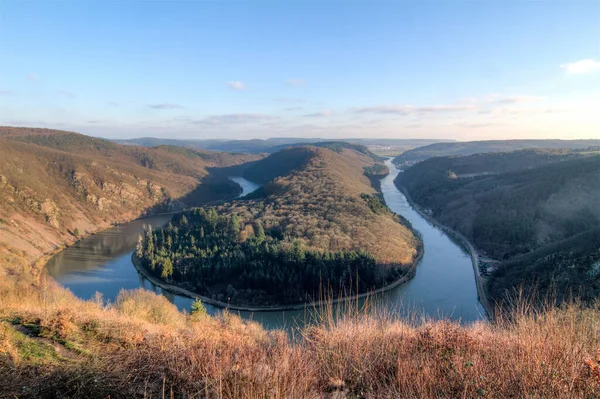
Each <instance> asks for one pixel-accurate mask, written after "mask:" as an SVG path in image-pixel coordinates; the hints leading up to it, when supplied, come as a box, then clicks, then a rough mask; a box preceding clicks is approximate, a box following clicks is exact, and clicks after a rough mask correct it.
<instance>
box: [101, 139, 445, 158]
mask: <svg viewBox="0 0 600 399" xmlns="http://www.w3.org/2000/svg"><path fill="white" fill-rule="evenodd" d="M113 141H114V142H116V143H119V144H125V145H140V146H144V147H156V146H159V145H171V146H177V147H188V148H194V149H205V150H213V151H224V152H238V153H250V154H258V153H269V154H271V153H274V152H277V151H279V150H281V149H283V148H286V147H290V146H298V145H308V144H312V145H317V144H318V143H321V142H346V143H351V144H356V145H362V146H365V147H367V148H369V150H370V151H372V152H375V153H377V154H381V155H389V153H395V154H398V153H400V152H402V151H406V150H407V149H411V148H415V147H419V146H424V145H428V144H431V143H439V142H452V141H453V140H444V139H338V140H333V141H332V140H331V139H319V138H298V137H273V138H269V139H265V140H261V139H252V140H210V139H207V140H204V139H201V140H185V139H182V140H177V139H162V138H153V137H141V138H134V139H126V140H113Z"/></svg>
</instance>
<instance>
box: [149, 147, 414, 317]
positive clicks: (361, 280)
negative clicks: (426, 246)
mask: <svg viewBox="0 0 600 399" xmlns="http://www.w3.org/2000/svg"><path fill="white" fill-rule="evenodd" d="M279 161H281V162H282V167H281V168H280V169H277V168H276V166H277V163H278V162H279ZM293 165H297V166H295V167H292V166H293ZM373 165H374V161H373V160H372V159H371V158H370V157H369V156H368V155H365V154H362V153H358V152H356V151H352V150H348V149H344V150H342V151H341V152H340V153H338V152H335V151H332V150H329V149H324V148H317V147H312V146H311V147H299V148H291V149H286V150H282V151H281V152H280V153H276V154H273V155H271V156H269V157H268V158H266V159H264V160H261V161H258V162H256V163H255V164H254V165H252V169H251V171H252V173H253V174H254V176H255V179H256V180H258V181H261V180H263V181H264V179H266V178H268V177H270V176H272V175H273V174H279V176H278V177H275V178H272V179H271V180H270V181H268V182H267V183H266V184H265V186H264V187H263V188H262V190H261V191H260V194H259V195H255V196H251V197H250V198H249V199H248V198H246V199H244V200H237V201H233V202H230V203H224V204H221V205H218V206H217V207H215V208H214V209H213V210H209V211H205V210H194V211H193V212H194V213H192V214H185V217H186V219H185V221H184V222H183V225H182V223H181V220H179V219H177V218H175V219H174V220H173V225H172V226H171V227H167V228H166V229H160V230H158V231H155V232H154V233H152V234H150V235H149V236H148V237H147V238H146V239H145V240H144V241H143V242H142V243H141V247H140V248H141V252H140V254H139V255H140V256H142V257H143V258H144V259H145V263H146V265H147V266H148V267H149V268H150V270H152V261H153V260H154V273H156V274H157V275H158V276H161V275H162V278H170V279H173V282H175V283H176V284H177V285H181V286H184V287H187V288H189V289H192V290H194V291H197V292H200V293H202V294H204V295H210V296H213V295H214V296H216V298H217V299H219V298H220V299H221V300H222V299H223V298H231V297H235V302H236V303H239V304H254V305H256V304H260V305H268V304H273V303H297V302H303V301H306V300H307V299H308V298H313V299H314V298H315V297H316V295H318V294H319V290H320V289H321V288H322V289H328V288H331V289H332V290H333V291H334V293H335V295H338V294H342V293H344V292H346V293H350V292H352V293H354V292H356V290H358V291H359V292H364V291H365V290H369V289H372V288H375V287H381V286H383V285H385V284H386V283H388V282H389V281H391V280H395V279H397V278H398V277H399V276H401V275H402V274H403V273H405V272H406V270H407V267H408V266H410V265H412V263H413V261H414V259H415V257H416V256H417V254H418V252H419V250H420V241H419V240H418V238H416V237H415V235H413V233H412V231H411V229H410V227H409V225H408V224H406V223H405V222H404V221H403V220H402V219H401V218H399V217H397V216H395V215H394V214H393V213H392V212H390V211H389V209H388V208H387V207H386V206H385V205H384V204H383V203H382V202H381V200H380V199H379V198H378V196H377V192H376V191H375V190H374V189H373V187H371V184H370V180H369V178H368V177H367V176H365V173H364V172H365V168H366V167H372V166H373ZM284 173H285V174H284ZM261 176H263V177H262V178H261ZM184 226H188V227H184ZM174 231H177V234H175V233H173V232H174ZM174 234H175V235H174ZM163 235H164V238H163ZM169 237H170V238H169ZM192 237H193V238H192ZM149 241H151V244H152V245H151V247H150V249H151V250H148V247H147V245H148V242H149ZM192 241H193V244H192ZM156 242H160V243H161V244H160V247H156V244H155V243H156ZM194 245H195V247H196V249H193V246H194ZM190 254H193V256H192V255H190ZM188 258H189V259H188ZM190 259H191V260H190ZM165 262H166V263H165ZM171 268H173V270H172V273H171V272H170V269H171ZM164 270H166V271H165V272H164V273H163V271H164ZM190 270H194V271H193V272H190ZM351 282H353V283H352V284H350V283H351ZM229 285H231V287H229V289H228V286H229ZM284 288H285V289H284ZM283 291H287V292H285V293H283ZM234 294H235V295H234ZM219 295H221V296H220V297H219Z"/></svg>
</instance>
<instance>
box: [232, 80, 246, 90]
mask: <svg viewBox="0 0 600 399" xmlns="http://www.w3.org/2000/svg"><path fill="white" fill-rule="evenodd" d="M227 86H229V87H230V88H231V89H233V90H246V84H245V83H244V82H240V81H239V80H230V81H229V82H227Z"/></svg>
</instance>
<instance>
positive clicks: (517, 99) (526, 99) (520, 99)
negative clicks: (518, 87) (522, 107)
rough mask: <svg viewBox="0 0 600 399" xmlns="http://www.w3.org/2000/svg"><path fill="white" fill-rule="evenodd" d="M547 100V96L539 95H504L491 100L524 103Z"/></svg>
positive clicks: (496, 102) (502, 102)
mask: <svg viewBox="0 0 600 399" xmlns="http://www.w3.org/2000/svg"><path fill="white" fill-rule="evenodd" d="M544 100H546V97H539V96H515V97H502V98H494V97H492V99H491V100H490V101H489V102H490V103H495V104H523V103H534V102H539V101H544Z"/></svg>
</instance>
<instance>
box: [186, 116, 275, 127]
mask: <svg viewBox="0 0 600 399" xmlns="http://www.w3.org/2000/svg"><path fill="white" fill-rule="evenodd" d="M275 119H277V118H276V117H274V116H271V115H265V114H225V115H213V116H209V117H206V118H204V119H201V120H197V121H193V122H192V123H194V124H206V125H230V124H241V123H252V122H263V121H272V120H275Z"/></svg>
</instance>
